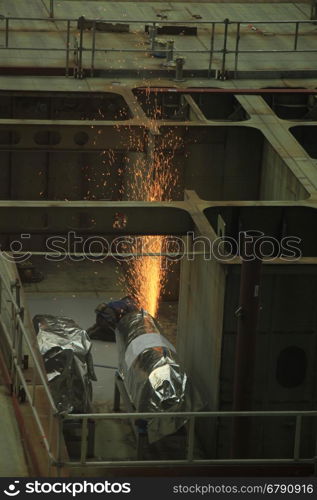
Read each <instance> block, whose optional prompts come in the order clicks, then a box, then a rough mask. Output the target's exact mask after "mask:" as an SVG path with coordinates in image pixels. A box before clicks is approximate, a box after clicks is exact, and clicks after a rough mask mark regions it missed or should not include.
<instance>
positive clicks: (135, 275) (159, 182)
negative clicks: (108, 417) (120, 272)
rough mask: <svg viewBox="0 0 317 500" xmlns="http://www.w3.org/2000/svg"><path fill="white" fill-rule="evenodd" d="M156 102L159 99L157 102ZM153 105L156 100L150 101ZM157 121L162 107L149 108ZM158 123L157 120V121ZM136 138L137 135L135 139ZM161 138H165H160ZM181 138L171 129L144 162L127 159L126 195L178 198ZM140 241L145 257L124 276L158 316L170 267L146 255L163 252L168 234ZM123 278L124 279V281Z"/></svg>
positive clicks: (145, 198)
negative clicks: (175, 161) (177, 156)
mask: <svg viewBox="0 0 317 500" xmlns="http://www.w3.org/2000/svg"><path fill="white" fill-rule="evenodd" d="M154 102H155V101H154ZM150 105H152V106H153V103H150ZM149 111H150V113H149V114H151V120H153V128H154V122H156V120H157V119H158V118H161V108H160V107H156V103H155V108H152V109H150V110H149ZM155 126H157V123H155ZM133 139H134V140H135V138H133ZM160 139H161V138H160ZM180 141H181V139H180V138H176V137H175V133H174V132H173V133H172V131H171V130H170V129H168V130H167V131H166V132H165V134H164V138H163V141H161V146H157V145H156V146H153V148H152V152H151V153H148V156H147V159H145V160H144V161H140V160H137V161H136V162H132V163H131V162H127V165H128V166H127V170H128V171H129V178H130V179H131V181H130V183H129V185H128V186H126V192H125V193H124V194H125V197H128V199H132V200H135V201H150V202H155V201H170V200H172V199H175V189H176V188H177V184H178V179H177V174H176V171H175V168H173V159H174V155H175V151H176V149H177V148H178V147H179V146H180ZM138 244H139V245H140V246H141V248H140V247H138V246H137V245H133V248H132V252H135V253H138V252H139V251H140V250H141V252H142V253H143V256H142V257H137V258H134V259H133V260H131V261H130V262H129V264H128V268H127V270H126V272H125V276H124V278H123V280H124V282H125V286H126V288H127V290H128V293H129V295H131V296H133V297H134V299H135V300H136V302H137V305H138V307H139V308H142V309H144V310H146V311H148V312H149V313H150V314H151V315H152V316H154V317H155V316H156V315H157V311H158V307H159V302H160V298H161V296H162V293H163V292H164V289H165V286H166V282H167V272H168V267H167V266H165V265H164V264H165V262H164V257H163V256H146V255H144V254H147V253H154V254H161V253H163V252H164V248H165V237H164V236H161V235H153V236H152V235H148V236H142V237H141V238H139V239H138ZM123 280H122V281H123Z"/></svg>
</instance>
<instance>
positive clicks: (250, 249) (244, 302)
mask: <svg viewBox="0 0 317 500" xmlns="http://www.w3.org/2000/svg"><path fill="white" fill-rule="evenodd" d="M261 236H263V233H262V232H260V231H245V232H242V233H240V255H241V258H242V264H241V277H240V297H239V307H238V309H237V312H236V314H237V316H238V326H237V336H236V347H235V367H234V381H233V411H243V410H251V409H252V396H253V385H254V368H255V352H256V329H257V323H258V313H259V307H260V281H261V268H262V260H261V258H260V256H259V252H257V246H256V243H257V241H258V240H259V238H260V237H261ZM251 422H252V421H251V420H250V419H249V418H246V417H240V418H239V417H238V418H235V419H234V425H233V448H232V452H233V457H234V458H246V457H247V456H248V452H249V448H250V439H251Z"/></svg>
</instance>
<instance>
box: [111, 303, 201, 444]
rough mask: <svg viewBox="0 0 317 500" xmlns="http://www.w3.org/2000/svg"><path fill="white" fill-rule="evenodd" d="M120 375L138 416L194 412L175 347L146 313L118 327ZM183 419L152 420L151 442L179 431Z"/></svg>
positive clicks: (131, 316)
mask: <svg viewBox="0 0 317 500" xmlns="http://www.w3.org/2000/svg"><path fill="white" fill-rule="evenodd" d="M116 341H117V346H118V351H119V374H120V376H121V378H122V379H123V382H124V385H125V388H126V391H127V393H128V395H129V398H130V400H131V402H132V404H133V405H134V407H135V409H136V411H137V412H169V411H170V412H175V411H191V410H192V409H193V408H192V397H191V391H190V388H189V383H188V379H187V376H186V374H185V373H184V371H183V370H182V368H181V366H180V364H179V362H178V360H177V355H176V351H175V348H174V346H173V345H172V344H171V343H170V342H169V341H168V340H167V339H166V338H165V337H164V336H163V335H162V334H161V333H160V330H159V326H158V324H157V323H156V321H155V319H154V318H153V317H152V316H151V315H150V314H148V313H147V312H144V311H141V312H132V313H129V314H126V315H125V316H123V317H122V319H121V320H120V321H119V322H118V324H117V329H116ZM184 424H185V420H184V419H182V418H164V419H160V418H157V419H155V418H153V419H151V420H150V421H148V422H147V431H148V438H149V442H150V443H151V442H154V441H157V440H159V439H161V438H162V437H163V436H166V435H169V434H172V433H174V432H176V431H177V429H179V428H180V427H181V426H182V425H184Z"/></svg>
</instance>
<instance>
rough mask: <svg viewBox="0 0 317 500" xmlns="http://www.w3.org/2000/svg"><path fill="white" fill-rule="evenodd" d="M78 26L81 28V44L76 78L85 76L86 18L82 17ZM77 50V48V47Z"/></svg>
mask: <svg viewBox="0 0 317 500" xmlns="http://www.w3.org/2000/svg"><path fill="white" fill-rule="evenodd" d="M78 28H79V44H78V47H77V54H78V56H77V72H76V74H75V75H74V76H75V78H83V50H84V47H83V41H84V18H83V17H81V18H79V19H78ZM75 50H76V49H75Z"/></svg>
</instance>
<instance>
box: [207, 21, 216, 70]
mask: <svg viewBox="0 0 317 500" xmlns="http://www.w3.org/2000/svg"><path fill="white" fill-rule="evenodd" d="M214 44H215V23H212V27H211V37H210V55H209V65H208V78H210V75H211V65H212V58H213V55H214Z"/></svg>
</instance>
